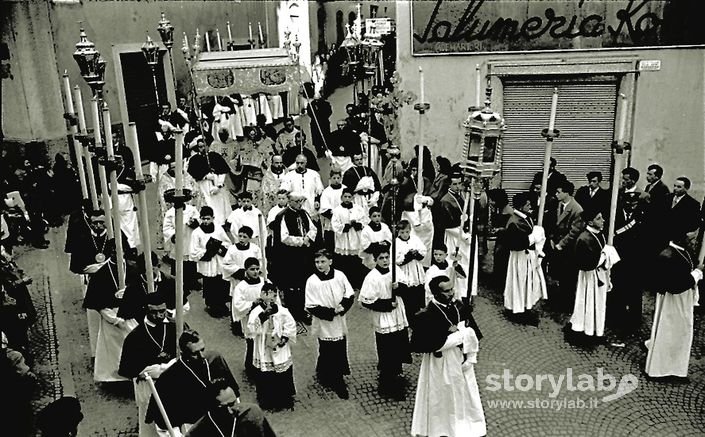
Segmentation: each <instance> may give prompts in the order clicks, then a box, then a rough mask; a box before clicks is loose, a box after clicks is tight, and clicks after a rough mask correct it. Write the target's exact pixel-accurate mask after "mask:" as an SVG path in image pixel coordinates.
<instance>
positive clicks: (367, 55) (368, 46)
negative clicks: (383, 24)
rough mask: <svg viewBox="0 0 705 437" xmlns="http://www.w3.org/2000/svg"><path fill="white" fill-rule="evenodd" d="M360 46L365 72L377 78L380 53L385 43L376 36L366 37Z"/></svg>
mask: <svg viewBox="0 0 705 437" xmlns="http://www.w3.org/2000/svg"><path fill="white" fill-rule="evenodd" d="M360 46H361V47H362V62H363V64H362V66H363V68H364V69H365V74H366V75H367V76H369V77H371V78H375V77H376V76H377V70H378V68H379V53H380V51H381V50H382V47H384V43H383V42H382V41H380V40H379V39H377V38H374V37H371V38H370V37H365V39H364V40H363V41H362V43H361V45H360Z"/></svg>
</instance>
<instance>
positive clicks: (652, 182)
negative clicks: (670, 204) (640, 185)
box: [644, 164, 671, 206]
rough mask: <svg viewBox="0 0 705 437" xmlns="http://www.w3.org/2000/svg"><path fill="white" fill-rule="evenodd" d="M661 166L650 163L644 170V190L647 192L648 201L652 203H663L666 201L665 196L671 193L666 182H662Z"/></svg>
mask: <svg viewBox="0 0 705 437" xmlns="http://www.w3.org/2000/svg"><path fill="white" fill-rule="evenodd" d="M662 177H663V167H661V166H660V165H658V164H651V165H650V166H649V167H648V168H647V171H646V181H647V182H648V184H647V185H646V187H645V188H644V191H645V192H646V193H648V194H649V196H648V199H649V203H651V204H652V205H659V206H661V205H663V203H664V202H665V201H666V196H668V195H669V194H671V190H669V189H668V187H667V186H666V184H664V183H663V181H662V180H661V178H662Z"/></svg>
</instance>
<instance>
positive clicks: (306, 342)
mask: <svg viewBox="0 0 705 437" xmlns="http://www.w3.org/2000/svg"><path fill="white" fill-rule="evenodd" d="M50 237H51V240H52V245H51V247H50V248H49V249H48V250H45V251H41V252H40V251H32V252H28V253H25V254H23V255H22V256H20V258H19V263H20V265H21V266H22V267H24V268H25V269H26V270H27V272H28V273H29V274H31V275H32V276H33V277H34V284H35V285H34V286H33V287H32V292H33V295H34V296H33V298H34V301H35V305H37V307H38V310H39V314H40V316H39V321H38V322H37V324H36V325H35V327H34V329H33V332H32V341H33V343H34V349H35V354H36V369H37V373H38V374H39V376H40V377H41V378H42V379H43V381H42V384H41V390H40V393H38V395H37V397H36V402H35V406H36V407H37V408H39V407H41V406H43V405H45V404H46V403H48V402H49V401H51V400H52V399H54V398H55V397H57V396H59V395H60V394H61V393H62V390H63V393H65V394H74V393H75V395H76V396H77V397H78V398H79V399H80V400H81V402H82V404H83V410H84V414H85V415H86V418H85V420H84V421H83V423H82V424H81V427H80V433H79V435H81V436H132V435H136V414H137V411H136V407H135V406H134V403H133V401H132V389H131V385H130V384H127V383H125V384H114V385H112V386H111V385H96V384H95V383H94V382H93V381H92V362H91V360H90V358H89V350H88V338H87V327H86V322H85V314H84V312H83V310H82V309H81V291H80V290H81V286H80V283H79V280H78V279H77V278H76V277H75V276H73V275H70V274H69V273H68V271H67V268H66V265H67V262H68V259H67V257H66V256H65V254H63V252H62V251H61V249H62V248H63V230H62V229H55V230H52V232H51V234H50ZM51 304H53V305H54V308H53V310H52V308H51ZM191 304H192V309H191V311H190V313H189V314H188V316H187V321H188V323H189V324H190V325H191V326H193V327H194V328H196V329H197V330H198V331H200V332H201V333H202V334H203V335H204V337H205V340H206V345H207V347H209V348H212V349H215V350H218V351H220V352H221V353H223V354H224V355H225V356H226V358H227V360H228V362H229V364H230V366H231V368H232V370H233V372H234V373H235V376H236V378H238V381H239V382H240V383H241V386H242V392H243V396H242V398H243V401H254V399H255V392H254V386H253V384H252V383H251V381H248V380H247V378H246V377H245V375H244V372H243V363H242V360H243V354H244V346H245V343H244V340H243V339H241V338H237V337H234V336H232V335H231V334H230V330H229V322H228V319H212V318H211V317H209V316H207V315H206V313H205V312H204V310H203V301H202V298H201V296H200V295H193V296H192V298H191ZM652 307H653V298H648V299H647V308H648V310H645V311H646V314H647V315H646V316H645V317H644V320H645V323H644V327H643V329H642V332H641V335H642V337H646V336H648V328H649V326H650V323H651V316H650V312H651V311H652ZM475 314H476V319H477V321H478V323H479V325H480V327H481V329H482V331H483V334H484V336H485V337H484V339H483V340H482V342H481V349H480V355H479V363H478V364H477V366H476V369H477V378H478V383H479V386H480V390H481V396H482V401H483V406H484V408H485V415H486V419H487V424H488V435H491V436H498V435H500V436H521V435H532V434H534V435H555V436H567V435H572V436H594V435H600V436H603V435H604V436H611V435H642V436H652V435H653V436H655V435H659V436H663V435H673V436H689V435H692V436H696V435H703V433H705V422H703V420H702V418H703V412H704V410H703V409H704V408H705V378H704V376H705V360H704V359H703V349H704V343H705V330H704V328H703V325H702V316H696V335H695V342H694V345H693V353H692V359H691V362H690V383H688V384H674V383H664V382H650V381H647V380H646V379H645V378H644V377H643V376H642V373H641V369H642V367H643V362H644V359H645V353H644V352H643V351H641V350H640V348H639V345H638V343H637V342H636V341H632V342H629V343H628V344H627V345H626V347H624V348H617V347H612V346H598V347H596V348H594V349H580V348H576V347H573V346H570V345H568V344H567V343H565V342H564V340H563V334H562V331H561V329H562V320H561V319H560V316H556V315H555V314H551V313H548V312H542V316H541V323H540V325H539V327H538V328H534V327H529V326H519V325H515V324H512V323H511V322H509V321H507V320H506V319H505V317H504V315H503V312H502V307H501V300H500V296H499V294H498V293H497V292H494V291H491V290H488V289H482V290H481V292H480V297H479V298H478V299H477V300H476V304H475ZM367 316H368V314H367V313H366V311H365V310H363V309H361V308H359V307H358V306H357V305H356V306H354V307H353V309H352V310H351V312H350V314H349V326H350V330H351V332H350V336H349V354H350V360H351V368H352V375H351V376H350V377H348V383H349V386H350V394H351V396H350V400H348V401H343V400H340V399H338V398H337V397H336V396H335V394H334V393H332V392H330V391H327V390H325V389H323V388H322V387H321V386H319V385H318V384H317V383H316V382H315V381H314V379H313V374H314V366H315V359H316V349H317V343H316V340H315V338H313V337H311V336H310V335H308V334H307V333H305V332H302V333H301V334H300V335H299V337H298V339H297V342H296V344H295V346H294V354H295V356H294V360H295V361H294V362H295V365H294V373H295V379H296V387H297V391H298V394H297V396H296V403H295V407H294V410H293V411H283V412H275V413H271V414H269V417H270V419H271V422H272V424H273V426H274V428H275V430H276V431H277V433H278V435H280V436H284V437H297V436H306V437H318V436H320V437H329V436H334V435H337V436H362V435H364V436H404V435H409V429H410V423H411V415H412V410H413V398H414V393H415V384H416V378H417V375H418V365H419V363H420V357H418V356H416V357H415V362H414V364H412V365H410V366H407V367H406V369H405V376H406V378H407V380H408V381H409V384H408V389H407V399H406V400H405V401H401V402H396V401H391V400H387V399H384V398H381V397H380V396H379V395H378V393H377V389H376V387H377V381H376V370H375V364H376V356H375V350H374V336H373V333H372V329H371V324H370V322H369V319H368V317H367ZM559 322H561V323H559ZM57 341H58V353H57V352H56V350H57V348H56V347H55V346H56V344H57ZM598 368H603V372H604V373H605V374H610V375H612V376H614V377H615V378H616V381H617V383H618V382H619V381H620V379H621V377H622V376H624V375H626V374H633V375H635V376H636V377H637V378H638V387H637V388H636V389H635V390H634V391H633V392H631V393H627V394H626V395H624V396H623V397H621V398H618V399H616V400H613V401H611V402H608V403H603V402H602V401H601V400H600V399H601V398H602V397H603V396H605V395H608V394H613V393H615V392H617V390H616V389H611V390H609V391H598V392H593V391H582V392H581V391H570V389H569V388H567V386H566V385H565V384H564V385H563V389H562V390H560V393H557V394H556V396H555V397H551V396H552V395H550V394H551V392H552V390H551V388H550V385H549V384H544V385H543V386H542V390H541V391H536V390H534V389H533V388H532V387H531V388H530V389H528V390H526V391H520V390H517V389H515V390H514V391H503V390H499V391H492V390H489V388H493V386H492V385H491V384H489V383H488V380H487V378H488V376H491V375H499V376H498V377H496V378H497V380H498V381H501V380H502V379H501V378H502V375H503V373H504V372H505V371H509V372H511V374H512V375H513V377H514V378H515V377H516V376H517V375H519V374H526V375H531V376H532V377H534V376H536V375H547V374H548V375H555V377H556V378H558V377H559V376H560V375H566V373H567V372H569V370H568V369H572V374H573V379H574V384H576V385H577V382H575V381H577V380H578V375H580V374H587V375H591V376H592V377H593V378H594V379H595V384H597V381H596V379H597V372H598ZM566 377H567V376H566ZM516 386H517V387H520V388H522V387H523V388H525V387H526V385H521V384H519V383H517V384H516ZM590 398H596V399H598V400H597V404H596V405H595V401H593V404H590ZM552 399H553V402H554V403H553V404H549V403H548V402H547V401H550V400H552ZM564 399H565V400H564ZM577 399H580V400H582V401H584V402H585V407H584V408H570V404H571V403H573V402H578V403H579V401H576V400H577ZM504 401H508V402H509V401H511V402H509V403H504V404H502V403H501V402H504ZM529 401H539V402H537V403H538V404H539V405H538V406H537V408H527V403H528V402H529ZM541 401H543V403H542V402H541ZM521 402H524V405H523V407H521V406H520V405H519V403H521ZM557 403H561V405H560V406H558V405H557ZM558 408H560V410H557V409H558Z"/></svg>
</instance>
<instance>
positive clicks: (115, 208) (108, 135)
mask: <svg viewBox="0 0 705 437" xmlns="http://www.w3.org/2000/svg"><path fill="white" fill-rule="evenodd" d="M103 129H105V148H106V151H107V158H108V160H107V162H106V164H108V163H112V164H114V162H115V149H114V148H113V126H112V125H111V124H110V111H109V110H108V105H107V104H103ZM109 171H110V195H111V198H112V208H110V210H111V211H112V213H113V234H114V235H115V254H116V257H117V268H118V286H119V288H120V289H123V288H125V252H124V248H123V247H122V232H121V231H120V199H119V193H118V181H117V172H116V171H115V167H111V168H110V169H109ZM150 260H151V258H150ZM151 273H152V272H151V271H150V272H149V275H150V276H151Z"/></svg>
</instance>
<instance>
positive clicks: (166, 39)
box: [157, 12, 177, 92]
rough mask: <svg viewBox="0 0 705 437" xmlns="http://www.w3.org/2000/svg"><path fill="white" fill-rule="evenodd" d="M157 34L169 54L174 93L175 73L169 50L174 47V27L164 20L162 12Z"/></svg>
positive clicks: (172, 58)
mask: <svg viewBox="0 0 705 437" xmlns="http://www.w3.org/2000/svg"><path fill="white" fill-rule="evenodd" d="M157 32H159V36H160V37H161V39H162V44H164V47H166V49H167V51H168V52H169V66H170V67H171V78H172V80H173V81H174V92H176V88H177V86H176V73H175V72H174V57H173V56H172V53H171V48H172V47H174V26H173V25H172V24H171V21H169V20H168V19H167V18H166V15H165V14H164V12H162V18H161V19H160V20H159V25H158V26H157Z"/></svg>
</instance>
